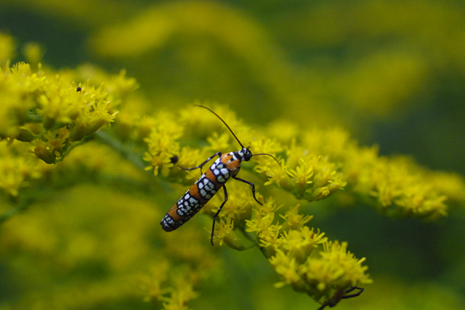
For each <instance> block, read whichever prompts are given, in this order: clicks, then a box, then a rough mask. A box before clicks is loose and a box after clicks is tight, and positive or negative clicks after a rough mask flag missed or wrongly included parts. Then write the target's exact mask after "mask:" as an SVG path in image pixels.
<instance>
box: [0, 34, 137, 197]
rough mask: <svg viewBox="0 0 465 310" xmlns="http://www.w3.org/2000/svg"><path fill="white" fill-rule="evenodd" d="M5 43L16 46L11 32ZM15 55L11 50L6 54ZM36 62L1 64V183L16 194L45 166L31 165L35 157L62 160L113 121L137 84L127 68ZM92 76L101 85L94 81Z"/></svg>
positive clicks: (0, 40)
mask: <svg viewBox="0 0 465 310" xmlns="http://www.w3.org/2000/svg"><path fill="white" fill-rule="evenodd" d="M8 39H9V40H8ZM2 44H3V45H7V46H9V47H10V48H11V49H14V48H13V46H12V44H13V43H12V40H11V38H10V37H8V36H4V35H1V36H0V45H2ZM38 49H39V47H38V46H34V47H30V48H29V50H34V51H35V52H29V53H28V54H31V55H32V54H33V55H35V56H34V57H35V58H37V57H39V56H38V55H39V54H40V51H39V50H38ZM3 50H5V51H7V50H8V49H7V48H5V49H3ZM11 56H12V52H8V53H7V54H6V55H4V57H11ZM2 57H3V56H2ZM31 57H32V56H31ZM36 60H39V59H36ZM37 67H38V69H37V70H33V69H32V68H31V65H29V64H27V63H23V62H20V63H17V64H15V65H13V66H10V65H9V63H8V62H7V61H6V62H5V66H4V67H2V68H0V101H1V102H2V104H1V105H0V141H3V143H1V145H0V148H1V152H2V161H1V163H0V180H1V181H0V188H2V189H3V190H4V191H5V192H6V193H8V195H10V196H17V195H18V191H19V189H20V188H21V187H24V186H27V185H28V181H30V180H32V179H37V178H40V177H41V175H42V172H44V171H45V170H44V168H43V167H42V166H34V165H29V164H30V162H31V159H33V158H35V159H36V160H40V161H42V162H44V163H47V164H54V163H57V162H60V161H62V160H63V159H64V157H65V156H67V155H68V154H69V152H70V151H71V150H72V149H73V148H74V147H75V146H77V145H78V144H80V143H82V142H84V141H85V140H86V139H88V138H89V137H90V136H91V135H92V134H93V133H95V132H96V131H97V130H98V129H100V128H101V127H103V126H105V125H108V124H110V123H111V122H113V121H114V119H115V116H116V114H117V111H116V106H117V105H118V104H119V103H120V102H121V101H122V100H123V99H124V98H125V97H126V96H127V94H128V93H129V92H130V91H132V90H133V89H135V88H136V87H137V84H136V82H135V80H134V79H131V78H127V77H126V76H125V72H124V71H122V72H121V73H120V74H118V75H116V76H111V75H108V74H106V73H103V72H102V71H100V70H98V69H96V68H94V67H92V66H89V65H87V66H83V67H80V68H78V69H76V70H74V71H71V70H62V71H59V72H55V71H53V70H51V69H48V68H46V67H44V68H42V66H41V65H40V64H39V63H38V65H37ZM89 78H91V79H92V80H93V81H96V82H98V83H100V86H99V87H95V86H93V85H92V84H91V82H90V79H89ZM79 80H87V82H85V83H77V81H79ZM103 82H105V84H104V83H103ZM25 153H26V154H27V153H29V154H30V155H32V157H31V156H30V155H29V156H24V154H25Z"/></svg>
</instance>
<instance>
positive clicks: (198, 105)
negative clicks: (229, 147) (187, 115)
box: [194, 104, 244, 148]
mask: <svg viewBox="0 0 465 310" xmlns="http://www.w3.org/2000/svg"><path fill="white" fill-rule="evenodd" d="M194 105H195V106H196V107H201V108H204V109H207V110H208V111H210V112H212V113H213V114H214V115H215V116H216V117H218V118H219V119H220V121H222V122H223V124H224V125H225V126H226V127H227V128H228V129H229V131H230V132H231V134H232V135H233V136H234V138H235V139H236V141H237V142H238V143H239V144H240V146H241V147H242V148H244V146H243V145H242V143H241V141H239V139H238V138H237V136H236V135H235V134H234V132H233V131H232V129H231V128H230V127H229V126H228V124H226V122H225V121H224V120H223V119H222V118H221V117H220V116H219V115H218V114H216V113H215V112H213V110H212V109H210V108H207V107H206V106H203V105H200V104H194Z"/></svg>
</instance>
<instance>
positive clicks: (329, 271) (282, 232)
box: [246, 203, 371, 301]
mask: <svg viewBox="0 0 465 310" xmlns="http://www.w3.org/2000/svg"><path fill="white" fill-rule="evenodd" d="M271 204H272V203H271ZM276 209H277V208H276V207H270V205H268V204H265V205H264V206H263V207H259V208H257V209H255V218H254V219H252V220H250V221H246V222H247V228H246V230H247V231H248V232H255V233H256V235H257V239H258V241H259V244H260V248H261V250H262V252H263V253H264V255H265V256H266V257H267V258H268V259H269V261H270V263H271V265H272V266H273V267H274V269H275V271H276V273H277V274H278V275H279V276H280V277H281V279H282V281H281V282H279V283H277V284H276V287H282V286H284V285H290V286H291V287H292V288H293V289H294V290H296V291H298V292H304V293H307V294H308V295H309V296H310V297H312V298H313V299H315V300H316V301H319V300H320V299H322V298H323V299H325V300H328V299H329V298H331V296H332V295H333V294H334V292H335V291H337V290H345V289H347V288H350V287H352V286H356V285H358V284H367V283H371V279H370V278H369V277H368V275H367V274H366V273H365V271H366V269H367V268H368V267H366V266H361V264H362V263H363V262H364V261H365V259H364V258H363V259H360V260H357V259H355V257H354V256H353V255H352V254H351V253H350V252H347V243H342V245H341V244H339V243H338V242H337V241H335V242H331V241H328V239H327V238H326V237H324V233H321V232H320V231H319V230H317V231H316V232H315V231H314V229H313V228H312V229H310V228H309V227H308V226H306V225H305V224H306V223H307V222H309V221H310V220H311V218H312V217H311V216H304V215H302V214H299V213H298V209H299V205H297V206H295V207H291V208H289V210H288V211H287V212H285V214H284V215H281V217H282V218H283V219H284V223H282V224H280V223H279V222H278V221H275V213H274V211H275V210H276Z"/></svg>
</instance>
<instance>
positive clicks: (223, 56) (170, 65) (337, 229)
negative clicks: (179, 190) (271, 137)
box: [0, 0, 465, 309]
mask: <svg viewBox="0 0 465 310" xmlns="http://www.w3.org/2000/svg"><path fill="white" fill-rule="evenodd" d="M0 31H1V32H3V33H7V34H10V35H12V36H13V37H14V39H15V41H16V43H17V45H18V47H19V49H18V54H17V56H16V58H15V59H14V60H13V62H15V61H20V60H24V56H23V55H22V54H21V48H23V47H24V44H26V43H27V42H36V43H39V44H41V45H42V46H43V48H44V50H45V54H44V57H43V61H44V63H46V64H48V65H50V66H53V67H55V68H63V67H69V68H74V67H76V66H77V65H79V64H83V63H92V64H95V65H98V66H100V67H102V68H104V69H105V70H107V71H109V72H114V73H116V72H119V70H120V69H121V68H125V69H126V70H127V72H128V75H129V76H133V77H135V78H136V79H137V80H138V82H139V83H140V84H141V87H140V90H139V91H140V92H141V93H143V94H144V95H145V96H146V98H148V100H149V102H151V105H150V106H147V107H146V110H144V111H135V113H154V112H156V111H157V110H159V109H169V110H177V109H181V108H182V107H183V106H185V105H187V104H191V103H192V102H193V101H194V100H202V101H204V100H207V101H213V102H219V103H221V104H227V105H229V106H230V107H231V108H232V109H233V110H235V111H236V112H237V114H238V116H239V117H241V118H243V119H245V120H246V122H247V123H248V124H251V125H257V126H258V125H260V124H266V123H270V122H273V121H278V120H279V119H282V118H285V119H291V120H293V121H294V122H295V123H297V124H301V125H303V126H306V127H309V126H312V125H317V126H322V127H325V128H330V127H332V126H342V127H345V128H347V129H349V130H350V131H351V133H352V134H353V136H354V137H355V138H356V139H358V140H359V141H360V143H361V144H367V145H371V144H378V145H379V146H380V152H381V154H386V155H390V154H405V155H411V156H412V157H413V158H415V159H416V160H417V161H418V162H419V163H420V164H422V165H425V166H426V167H428V168H431V169H434V170H446V171H455V172H458V173H460V174H463V173H465V160H464V159H465V142H464V141H465V139H464V138H463V136H464V132H465V104H464V99H465V2H464V1H453V0H447V1H439V0H438V1H420V0H406V1H388V0H374V1H368V0H366V1H342V0H325V1H298V0H296V1H284V0H281V1H280V0H269V1H263V0H256V1H142V0H133V1H123V0H92V1H90V0H79V1H77V0H67V1H56V0H42V1H38V0H0ZM74 190H75V191H77V193H76V192H74V195H77V196H79V189H74ZM80 190H81V191H84V192H85V191H88V190H89V189H88V188H86V187H85V186H84V188H83V189H80ZM110 191H111V190H110ZM94 194H96V195H97V197H100V196H98V194H97V193H94ZM126 194H127V195H128V197H131V193H129V192H127V193H126ZM61 195H64V196H67V195H71V194H69V193H62V194H61ZM109 196H111V195H109ZM168 198H169V199H166V201H165V203H166V205H168V206H169V205H170V201H172V199H173V198H175V195H173V196H172V197H168ZM56 199H57V201H59V199H58V198H56ZM128 199H129V198H128ZM145 199H147V197H145ZM170 199H171V200H170ZM97 201H101V199H100V200H99V199H97ZM97 201H96V202H95V206H99V205H100V203H98V202H97ZM114 202H115V200H114V199H113V200H111V199H110V200H109V201H108V204H109V206H108V208H110V205H111V203H114ZM68 203H70V204H75V205H76V207H77V203H76V202H75V201H74V200H72V199H70V200H69V201H68ZM104 205H105V204H104ZM42 207H44V206H42ZM452 207H455V208H451V210H450V215H449V217H448V218H446V219H440V220H439V221H437V222H435V223H424V222H421V221H419V220H395V219H387V218H382V217H381V216H380V215H378V214H377V213H375V212H374V211H373V210H372V209H369V208H365V207H364V206H358V207H356V208H353V209H347V210H346V209H341V210H338V212H334V214H331V215H328V214H323V213H322V214H321V216H320V217H319V216H318V213H319V212H322V211H320V210H318V209H317V208H313V206H310V207H309V208H308V212H309V213H310V214H315V220H314V221H312V223H311V225H314V226H316V227H319V228H321V229H322V230H323V231H325V232H326V233H327V235H328V237H330V238H332V239H339V240H347V241H348V242H349V249H350V250H351V251H352V252H354V253H355V254H356V255H357V256H358V257H363V256H366V257H367V265H368V266H370V269H369V271H370V274H371V275H372V277H373V278H374V281H375V282H374V284H373V285H371V286H368V287H367V288H366V289H367V290H366V292H364V294H363V295H362V296H361V297H359V298H357V300H355V299H354V300H351V301H346V302H343V303H341V304H340V305H338V307H340V309H349V308H350V306H353V307H354V308H357V309H365V308H366V309H368V308H370V309H373V307H375V308H376V309H382V308H386V309H392V308H395V309H462V308H465V303H464V295H465V281H463V278H465V259H464V258H465V255H464V254H465V246H464V242H463V237H462V236H464V235H465V232H464V228H463V227H465V225H463V224H464V223H463V222H464V221H463V219H464V214H463V211H462V209H460V208H461V207H460V206H452ZM462 207H463V206H462ZM44 208H45V207H44ZM50 208H52V209H53V207H50ZM92 210H93V211H89V212H90V213H88V214H87V215H86V216H84V217H83V218H87V217H92V212H94V210H95V208H93V209H92ZM52 211H53V212H54V209H53V210H52ZM52 211H50V212H52ZM55 211H56V210H55ZM53 212H52V213H51V215H48V216H51V217H53V216H57V217H58V218H59V217H60V216H61V215H58V214H55V215H53V214H54V213H53ZM102 212H103V211H102ZM161 212H162V211H160V213H161ZM25 216H27V214H26V215H25ZM30 216H32V215H30ZM43 216H44V217H47V216H45V215H43ZM24 221H26V220H24ZM9 225H19V223H14V224H11V223H9ZM123 225H124V224H123ZM147 225H149V224H147ZM41 227H42V226H41ZM49 228H50V229H51V230H53V229H55V228H54V226H53V225H52V226H51V227H49ZM153 229H158V218H157V217H156V216H154V222H153ZM57 230H58V229H57ZM92 233H94V232H92ZM50 234H51V235H53V232H51V233H50ZM66 240H67V239H66V238H65V239H64V240H63V242H67V241H66ZM105 240H106V239H105ZM102 242H103V241H102ZM105 242H106V241H105ZM255 254H256V253H255ZM0 255H1V254H0ZM16 255H19V256H18V257H19V258H21V259H22V260H24V262H23V263H26V262H30V263H32V262H33V261H34V260H33V256H34V253H33V252H32V253H31V252H27V251H26V252H22V253H21V254H18V253H16ZM141 255H142V254H141ZM218 255H222V258H223V259H224V262H223V264H225V265H226V266H227V267H226V268H225V270H226V271H224V273H225V274H226V275H225V277H227V278H228V283H229V286H228V287H226V288H223V289H222V290H219V289H218V288H216V291H214V292H215V293H217V295H216V296H217V297H212V296H210V298H211V299H212V300H215V298H217V299H218V300H216V301H211V302H212V303H211V304H209V305H205V304H204V303H205V300H206V299H207V297H206V295H207V294H208V293H207V290H204V291H203V292H202V294H203V295H201V296H200V297H199V298H198V299H197V300H196V301H195V302H194V303H193V305H192V307H194V308H197V309H200V308H209V307H211V306H212V305H220V306H224V307H225V309H265V308H266V309H281V308H288V307H289V305H293V306H294V307H295V309H300V308H302V309H308V308H310V309H311V308H312V307H315V308H316V304H315V303H313V302H312V301H311V300H309V298H308V297H306V296H300V295H299V294H297V293H294V292H291V291H290V289H288V288H284V289H281V290H280V291H277V292H275V290H274V288H273V287H272V283H273V282H275V281H276V280H277V279H276V278H275V276H274V275H273V274H272V273H271V272H270V270H269V268H268V266H266V265H260V266H259V267H257V266H255V263H252V264H251V262H252V261H253V260H254V259H256V257H254V256H253V255H252V254H250V253H245V254H244V253H235V252H234V253H231V251H230V250H229V249H223V251H222V252H221V254H218ZM1 256H2V257H0V305H2V301H8V302H10V301H11V300H18V299H21V296H23V295H24V294H25V292H27V291H28V289H33V288H34V286H32V287H30V288H28V287H27V286H26V287H24V286H23V285H22V284H20V283H17V281H20V280H18V279H21V278H22V277H19V276H18V275H17V269H14V268H13V267H11V266H12V262H11V261H12V260H13V258H12V257H11V256H5V257H4V256H3V255H1ZM52 261H53V259H52ZM17 264H19V265H20V266H25V265H27V264H23V265H21V264H20V263H19V262H17ZM13 265H15V264H13ZM18 268H19V267H18ZM21 268H23V267H21ZM30 268H31V269H30V270H29V271H28V273H30V274H31V275H34V277H37V282H36V283H41V280H40V279H42V278H41V275H40V272H38V270H37V269H34V266H30ZM43 268H45V267H43ZM82 268H85V266H84V267H82ZM94 268H97V270H99V268H98V266H97V267H96V266H94ZM141 268H142V267H141ZM267 268H268V269H267ZM44 270H48V269H41V271H42V272H44ZM89 270H90V269H89ZM115 270H116V271H114V272H116V273H118V268H115ZM228 270H231V273H233V271H234V273H235V274H228ZM87 272H89V271H87ZM255 272H257V273H259V274H261V273H264V274H265V275H262V276H261V277H258V278H259V279H261V280H263V281H262V282H261V283H255V280H254V279H253V277H251V276H250V273H255ZM89 274H91V275H92V274H93V273H92V272H89ZM42 276H43V275H42ZM229 277H230V278H229ZM57 278H59V276H57V275H55V277H53V279H54V281H58V280H57ZM264 279H266V281H265V280H264ZM91 280H92V277H91V279H88V280H82V281H83V282H82V283H83V285H84V286H86V285H88V284H89V282H91ZM44 285H51V284H44ZM55 285H56V284H55ZM251 287H252V288H253V289H250V288H251ZM210 289H211V288H210ZM218 291H219V292H220V293H218ZM250 292H253V293H250ZM50 294H52V293H50ZM270 294H271V295H272V297H270ZM244 295H247V296H246V297H244ZM12 296H14V297H12ZM27 296H29V297H28V298H37V299H41V298H44V299H45V298H46V297H44V296H40V295H39V296H33V297H31V294H30V293H27ZM218 296H220V297H221V298H220V297H218ZM238 299H241V300H238ZM135 304H137V305H139V304H138V300H135V301H133V302H132V303H130V305H131V306H130V307H134V305H135ZM44 305H47V303H46V302H45V301H44ZM102 305H104V306H102ZM100 306H102V307H103V308H107V309H112V308H116V307H120V308H124V307H125V305H122V304H118V305H117V306H116V305H113V306H112V305H108V304H105V303H104V302H103V303H102V304H101V305H100ZM139 306H140V307H148V305H144V304H142V305H139ZM94 307H95V309H97V308H99V309H100V307H97V306H94ZM128 307H129V306H128ZM40 308H41V307H40V306H37V309H40ZM58 308H59V307H58ZM91 308H92V307H91ZM7 309H9V308H7Z"/></svg>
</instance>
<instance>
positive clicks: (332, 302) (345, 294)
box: [318, 286, 363, 310]
mask: <svg viewBox="0 0 465 310" xmlns="http://www.w3.org/2000/svg"><path fill="white" fill-rule="evenodd" d="M354 290H358V292H356V293H353V294H349V293H351V292H353V291H354ZM362 292H363V288H361V287H358V286H352V287H350V288H348V289H347V290H345V291H344V290H343V289H338V290H336V292H334V294H333V296H332V297H331V298H329V299H328V300H327V301H326V302H325V303H324V304H323V305H321V307H320V308H318V310H323V309H324V308H326V306H329V307H330V308H332V307H334V306H336V305H337V304H338V303H339V302H340V301H341V299H347V298H353V297H357V296H359V295H360V294H362Z"/></svg>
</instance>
